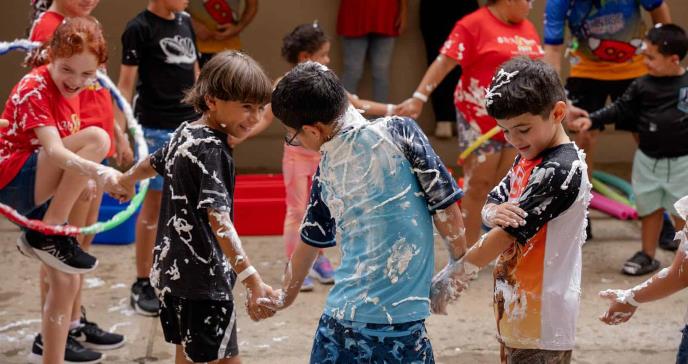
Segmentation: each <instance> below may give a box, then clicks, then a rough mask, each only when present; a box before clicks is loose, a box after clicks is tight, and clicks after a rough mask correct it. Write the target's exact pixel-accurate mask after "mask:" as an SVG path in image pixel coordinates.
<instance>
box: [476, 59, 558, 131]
mask: <svg viewBox="0 0 688 364" xmlns="http://www.w3.org/2000/svg"><path fill="white" fill-rule="evenodd" d="M558 101H566V92H565V91H564V86H562V84H561V81H560V80H559V75H557V72H556V71H554V69H553V68H552V67H550V66H549V65H547V64H545V63H544V62H542V61H534V60H532V59H530V58H526V57H517V58H513V59H511V60H510V61H507V62H506V63H504V64H502V66H501V67H500V68H499V69H498V70H497V72H496V73H495V76H494V77H493V78H492V82H491V84H490V87H489V89H488V91H487V95H486V96H485V105H486V107H487V113H488V114H489V115H490V116H492V117H493V118H495V119H510V118H513V117H516V116H519V115H522V114H525V113H530V114H533V115H540V116H542V117H543V118H547V117H548V116H549V113H550V112H552V109H553V108H554V104H556V103H557V102H558Z"/></svg>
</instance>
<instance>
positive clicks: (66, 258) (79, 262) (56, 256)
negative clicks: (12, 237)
mask: <svg viewBox="0 0 688 364" xmlns="http://www.w3.org/2000/svg"><path fill="white" fill-rule="evenodd" d="M17 248H18V249H19V251H20V252H21V253H22V254H24V255H26V256H28V257H35V258H38V259H39V260H40V261H42V262H43V263H45V264H46V265H48V266H50V267H52V268H55V269H57V270H59V271H61V272H65V273H69V274H83V273H88V272H90V271H92V270H94V269H95V268H96V266H97V265H98V259H96V258H95V257H94V256H92V255H91V254H88V253H86V252H85V251H83V250H81V248H80V247H79V243H78V242H77V241H76V239H75V238H73V237H71V236H59V235H44V234H41V233H39V232H38V231H35V230H27V231H26V232H24V233H22V234H21V235H20V236H19V239H17Z"/></svg>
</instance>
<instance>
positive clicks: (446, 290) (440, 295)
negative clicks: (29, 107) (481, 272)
mask: <svg viewBox="0 0 688 364" xmlns="http://www.w3.org/2000/svg"><path fill="white" fill-rule="evenodd" d="M468 264H469V266H470V267H469V268H468V269H466V264H465V263H464V261H463V259H459V260H457V261H452V262H449V263H448V264H447V265H446V266H445V267H444V268H443V269H442V270H441V271H439V272H438V273H437V274H436V275H435V276H434V277H433V278H432V286H431V287H430V310H431V311H432V313H435V314H440V315H446V314H447V305H448V304H449V303H451V302H453V301H456V300H457V299H459V295H460V294H461V292H463V291H464V290H465V289H466V288H468V282H469V281H470V280H471V279H473V277H475V275H476V274H477V269H474V266H473V265H472V264H470V263H468Z"/></svg>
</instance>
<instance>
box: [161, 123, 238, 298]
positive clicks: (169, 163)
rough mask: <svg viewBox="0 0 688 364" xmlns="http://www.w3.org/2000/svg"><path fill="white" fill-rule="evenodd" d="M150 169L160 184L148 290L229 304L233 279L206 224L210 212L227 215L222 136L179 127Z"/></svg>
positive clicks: (228, 157)
mask: <svg viewBox="0 0 688 364" xmlns="http://www.w3.org/2000/svg"><path fill="white" fill-rule="evenodd" d="M150 163H151V165H152V166H153V168H154V169H155V171H156V172H158V174H160V175H161V176H162V177H163V178H164V184H163V191H162V205H161V207H160V218H159V220H158V233H157V237H156V243H155V249H154V251H153V268H152V269H151V283H152V285H153V287H155V288H156V289H157V290H158V293H159V294H161V295H162V294H172V295H173V296H177V297H183V298H188V299H197V300H220V301H225V300H231V299H232V287H233V286H234V281H235V278H236V274H235V273H234V271H233V270H232V269H231V265H230V263H229V262H228V260H227V258H226V257H225V255H224V253H223V252H222V249H221V248H220V245H219V243H218V241H217V238H216V237H215V233H214V232H213V231H212V229H211V227H210V223H209V221H208V213H209V211H211V210H212V211H219V212H227V213H229V215H230V217H232V215H233V213H232V211H233V201H234V198H233V196H234V160H233V159H232V152H231V149H230V147H229V146H228V145H227V135H226V134H224V133H221V132H219V131H216V130H213V129H210V128H208V127H207V126H203V125H192V124H186V123H185V124H183V125H182V126H181V127H179V129H177V130H176V131H175V133H174V135H173V136H172V139H171V140H170V141H169V143H167V144H166V145H165V146H164V147H163V148H161V149H159V150H158V151H156V152H155V153H154V154H152V155H151V156H150ZM232 219H233V218H232Z"/></svg>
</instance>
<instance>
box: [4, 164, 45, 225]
mask: <svg viewBox="0 0 688 364" xmlns="http://www.w3.org/2000/svg"><path fill="white" fill-rule="evenodd" d="M37 168H38V152H36V153H33V154H31V156H30V157H29V159H27V160H26V162H25V163H24V166H22V168H21V170H20V171H19V173H18V174H17V175H16V176H15V177H14V179H13V180H12V181H11V182H10V183H8V184H7V185H6V186H5V187H3V188H2V189H0V202H2V203H3V204H5V205H8V206H10V207H12V208H13V209H15V210H17V212H19V214H21V215H24V216H28V217H30V218H42V213H44V210H45V207H46V206H47V203H46V204H43V205H42V206H36V201H35V200H34V194H35V191H36V170H37ZM36 214H38V215H36Z"/></svg>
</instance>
